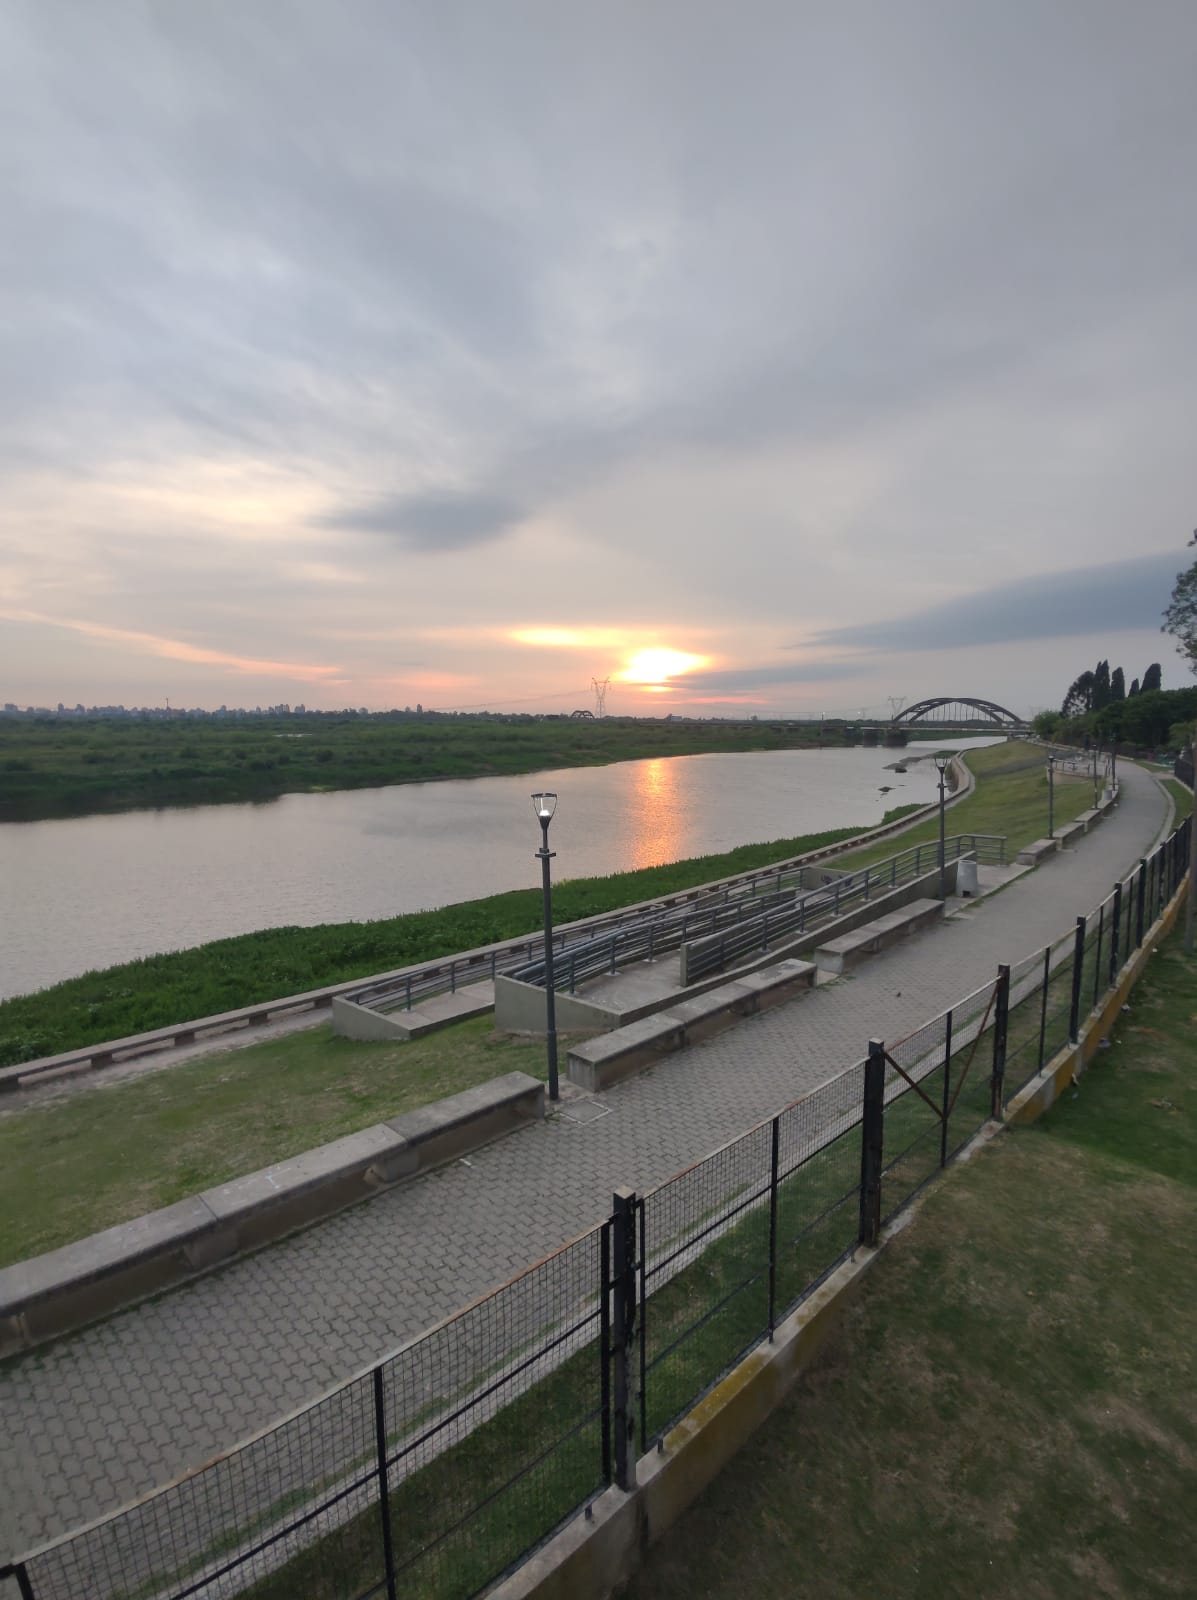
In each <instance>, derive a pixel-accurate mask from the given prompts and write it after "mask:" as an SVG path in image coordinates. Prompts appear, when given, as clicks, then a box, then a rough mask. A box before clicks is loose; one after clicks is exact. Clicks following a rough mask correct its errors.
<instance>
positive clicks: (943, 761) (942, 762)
mask: <svg viewBox="0 0 1197 1600" xmlns="http://www.w3.org/2000/svg"><path fill="white" fill-rule="evenodd" d="M951 765H952V758H951V756H936V758H935V770H936V772H938V773H939V775H940V777H941V778H942V777H943V776H944V775H945V774H946V772H947V770H948V768H949V767H950V766H951Z"/></svg>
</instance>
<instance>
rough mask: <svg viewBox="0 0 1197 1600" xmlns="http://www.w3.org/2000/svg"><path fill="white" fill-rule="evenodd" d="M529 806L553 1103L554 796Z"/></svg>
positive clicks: (536, 797) (536, 799) (535, 799)
mask: <svg viewBox="0 0 1197 1600" xmlns="http://www.w3.org/2000/svg"><path fill="white" fill-rule="evenodd" d="M532 805H533V808H534V809H535V811H536V818H537V821H538V822H539V823H540V849H539V850H538V851H537V852H536V859H537V860H538V861H539V862H540V867H541V883H542V885H543V888H544V1009H545V1044H546V1046H547V1047H548V1053H549V1099H550V1100H556V1099H557V1098H558V1093H557V990H556V988H555V987H554V983H553V890H552V885H551V884H550V882H549V862H550V861H551V860H552V859H553V857H554V855H555V854H556V851H554V850H550V849H549V823H550V822H552V820H553V812H554V811H555V810H556V809H557V796H556V795H555V794H534V795H533V796H532Z"/></svg>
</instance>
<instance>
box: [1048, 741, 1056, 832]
mask: <svg viewBox="0 0 1197 1600" xmlns="http://www.w3.org/2000/svg"><path fill="white" fill-rule="evenodd" d="M1047 836H1048V838H1049V839H1054V838H1055V837H1056V758H1055V756H1048V758H1047Z"/></svg>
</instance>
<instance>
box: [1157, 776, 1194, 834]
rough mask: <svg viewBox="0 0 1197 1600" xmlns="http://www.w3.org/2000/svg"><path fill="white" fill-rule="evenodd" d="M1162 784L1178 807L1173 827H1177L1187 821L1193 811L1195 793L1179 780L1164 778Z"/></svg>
mask: <svg viewBox="0 0 1197 1600" xmlns="http://www.w3.org/2000/svg"><path fill="white" fill-rule="evenodd" d="M1161 782H1162V783H1163V785H1164V788H1165V789H1167V791H1168V793H1169V794H1170V795H1171V796H1172V804H1173V805H1174V806H1175V807H1176V813H1175V816H1174V817H1173V819H1172V825H1173V827H1176V826H1177V825H1178V824H1179V823H1182V822H1183V821H1184V820H1185V818H1186V817H1187V816H1188V815H1189V814H1190V813H1191V811H1192V809H1193V791H1192V790H1191V789H1186V788H1185V786H1184V784H1183V783H1181V782H1180V780H1179V779H1177V778H1163V779H1161Z"/></svg>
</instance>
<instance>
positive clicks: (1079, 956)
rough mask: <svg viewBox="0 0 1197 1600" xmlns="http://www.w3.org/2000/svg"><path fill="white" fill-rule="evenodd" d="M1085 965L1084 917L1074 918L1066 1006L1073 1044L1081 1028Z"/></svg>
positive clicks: (1069, 1034)
mask: <svg viewBox="0 0 1197 1600" xmlns="http://www.w3.org/2000/svg"><path fill="white" fill-rule="evenodd" d="M1084 967H1085V919H1084V917H1078V918H1077V919H1076V941H1075V943H1074V944H1073V947H1072V1004H1071V1005H1070V1006H1069V1008H1068V1038H1069V1041H1070V1043H1072V1044H1075V1043H1076V1042H1077V1039H1078V1038H1079V1037H1080V1029H1081V974H1082V972H1083V971H1084Z"/></svg>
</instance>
